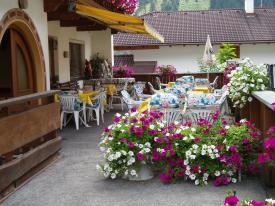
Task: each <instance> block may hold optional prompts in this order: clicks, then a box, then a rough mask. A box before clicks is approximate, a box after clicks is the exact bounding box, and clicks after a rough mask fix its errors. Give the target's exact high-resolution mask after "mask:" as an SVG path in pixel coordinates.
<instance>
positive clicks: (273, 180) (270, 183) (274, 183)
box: [263, 164, 275, 187]
mask: <svg viewBox="0 0 275 206" xmlns="http://www.w3.org/2000/svg"><path fill="white" fill-rule="evenodd" d="M263 179H264V183H265V185H266V186H267V187H275V165H268V164H266V165H264V168H263Z"/></svg>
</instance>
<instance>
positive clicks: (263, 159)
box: [258, 153, 270, 164]
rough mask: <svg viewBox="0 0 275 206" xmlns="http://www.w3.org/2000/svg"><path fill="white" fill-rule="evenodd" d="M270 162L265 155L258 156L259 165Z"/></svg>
mask: <svg viewBox="0 0 275 206" xmlns="http://www.w3.org/2000/svg"><path fill="white" fill-rule="evenodd" d="M269 160H270V157H269V155H268V154H267V153H261V154H260V155H259V156H258V162H259V163H260V164H264V163H265V162H267V161H269Z"/></svg>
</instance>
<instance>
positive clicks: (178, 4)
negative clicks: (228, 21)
mask: <svg viewBox="0 0 275 206" xmlns="http://www.w3.org/2000/svg"><path fill="white" fill-rule="evenodd" d="M244 1H245V0H139V8H138V10H137V12H136V15H142V14H145V13H148V12H152V11H184V10H204V9H222V8H243V7H244ZM255 6H256V7H261V6H262V7H271V6H275V0H255Z"/></svg>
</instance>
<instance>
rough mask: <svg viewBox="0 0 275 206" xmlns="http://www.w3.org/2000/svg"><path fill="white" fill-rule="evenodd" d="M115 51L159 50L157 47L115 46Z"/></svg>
mask: <svg viewBox="0 0 275 206" xmlns="http://www.w3.org/2000/svg"><path fill="white" fill-rule="evenodd" d="M114 49H115V50H117V51H123V50H143V49H159V46H158V45H144V46H115V48H114Z"/></svg>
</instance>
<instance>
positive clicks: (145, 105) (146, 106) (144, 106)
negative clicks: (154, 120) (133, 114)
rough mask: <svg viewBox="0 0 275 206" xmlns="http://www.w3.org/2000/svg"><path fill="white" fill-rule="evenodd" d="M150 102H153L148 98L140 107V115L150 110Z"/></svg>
mask: <svg viewBox="0 0 275 206" xmlns="http://www.w3.org/2000/svg"><path fill="white" fill-rule="evenodd" d="M150 101H151V98H148V99H145V100H144V101H143V102H142V103H141V105H139V108H138V112H139V113H142V112H144V111H146V110H148V111H149V110H150Z"/></svg>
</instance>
